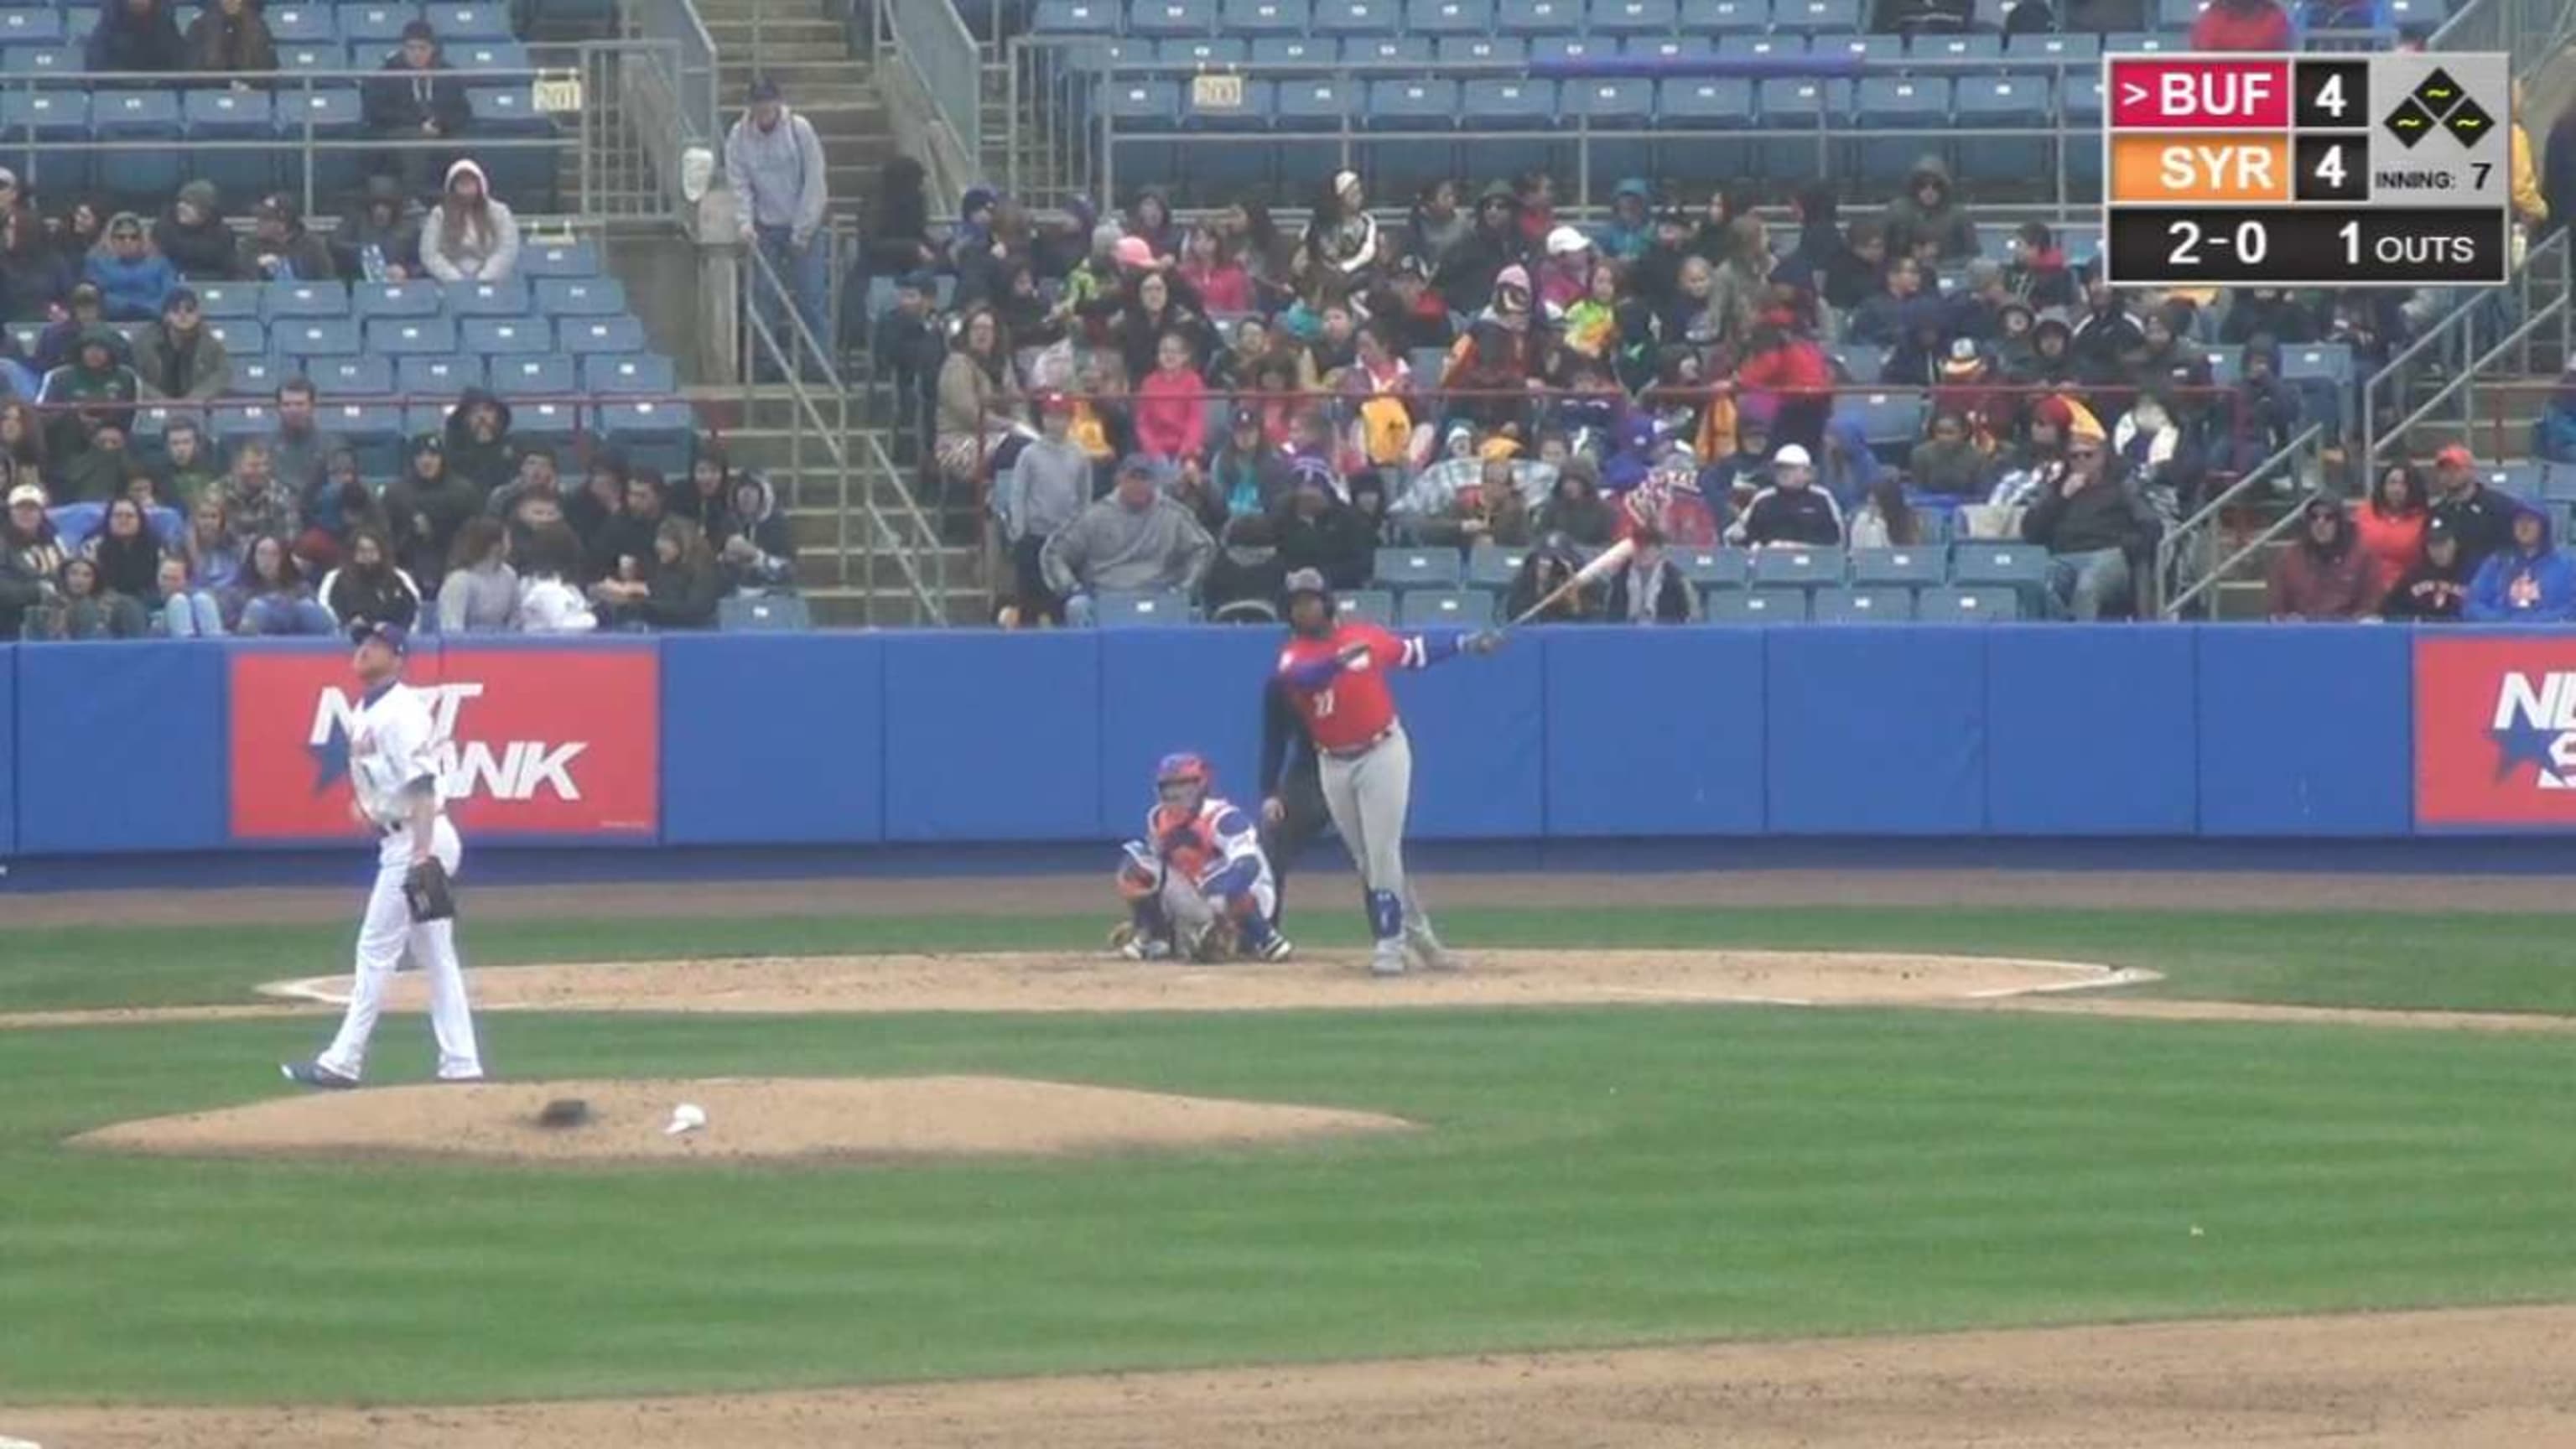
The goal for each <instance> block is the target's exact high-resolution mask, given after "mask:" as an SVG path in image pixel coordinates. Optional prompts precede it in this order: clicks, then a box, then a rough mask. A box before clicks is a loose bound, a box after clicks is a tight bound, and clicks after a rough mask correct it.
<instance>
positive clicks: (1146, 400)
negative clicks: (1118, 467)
mask: <svg viewBox="0 0 2576 1449" xmlns="http://www.w3.org/2000/svg"><path fill="white" fill-rule="evenodd" d="M1207 404H1208V391H1207V383H1206V381H1205V380H1204V379H1202V378H1201V377H1200V376H1199V375H1198V371H1197V368H1196V366H1195V365H1194V362H1193V359H1192V355H1191V351H1190V342H1189V339H1188V338H1187V337H1186V336H1184V335H1182V334H1181V333H1179V332H1166V333H1164V334H1163V338H1162V341H1161V343H1160V344H1158V345H1157V347H1156V349H1155V355H1154V371H1153V373H1152V374H1151V375H1150V376H1148V377H1147V378H1146V379H1145V381H1144V384H1143V385H1142V386H1140V387H1139V388H1138V389H1137V390H1136V446H1137V447H1138V448H1139V449H1141V450H1142V451H1144V452H1146V453H1148V454H1151V455H1153V456H1155V457H1159V458H1167V459H1171V460H1173V461H1176V462H1177V461H1181V460H1185V459H1196V458H1198V457H1199V456H1200V455H1201V454H1203V453H1204V452H1205V451H1206V450H1207Z"/></svg>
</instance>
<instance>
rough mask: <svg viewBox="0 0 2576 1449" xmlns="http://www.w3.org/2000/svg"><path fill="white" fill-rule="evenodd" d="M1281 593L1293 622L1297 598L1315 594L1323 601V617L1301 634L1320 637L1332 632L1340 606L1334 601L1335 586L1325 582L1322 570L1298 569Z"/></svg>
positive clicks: (1290, 576) (1289, 577)
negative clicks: (1334, 619)
mask: <svg viewBox="0 0 2576 1449" xmlns="http://www.w3.org/2000/svg"><path fill="white" fill-rule="evenodd" d="M1279 592H1280V593H1281V594H1282V595H1283V596H1284V597H1285V598H1286V600H1287V603H1288V608H1289V615H1290V618H1291V619H1292V621H1293V620H1294V618H1295V615H1296V608H1297V598H1298V596H1299V595H1301V594H1313V595H1314V596H1315V597H1316V598H1318V599H1321V600H1322V601H1323V604H1324V613H1323V617H1322V618H1321V619H1320V620H1318V621H1317V622H1316V624H1315V625H1314V627H1313V628H1311V629H1307V630H1303V631H1301V632H1306V633H1311V634H1314V635H1317V636H1319V637H1320V636H1321V635H1324V634H1327V633H1330V632H1331V631H1332V627H1333V615H1334V614H1335V612H1337V610H1338V606H1337V605H1336V604H1335V603H1334V601H1333V586H1332V585H1330V584H1328V583H1326V582H1324V574H1323V571H1322V570H1321V569H1298V570H1296V571H1294V572H1292V573H1290V574H1289V575H1288V578H1287V582H1286V583H1285V584H1284V585H1283V586H1282V587H1281V589H1280V591H1279Z"/></svg>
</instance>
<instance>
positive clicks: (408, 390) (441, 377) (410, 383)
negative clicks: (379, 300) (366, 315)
mask: <svg viewBox="0 0 2576 1449" xmlns="http://www.w3.org/2000/svg"><path fill="white" fill-rule="evenodd" d="M376 325H378V326H380V327H410V326H416V325H418V324H416V323H410V322H380V323H378V324H376ZM484 375H485V374H484V367H483V359H482V358H479V357H473V356H469V355H467V354H465V353H461V352H457V351H455V350H453V349H449V350H447V351H443V352H435V353H405V354H403V355H400V356H397V357H396V358H395V359H394V391H396V392H399V393H402V394H403V395H405V396H407V397H423V396H426V397H449V398H452V397H454V396H456V395H457V394H458V393H460V392H463V391H465V390H466V389H467V388H469V387H481V386H482V385H483V380H484Z"/></svg>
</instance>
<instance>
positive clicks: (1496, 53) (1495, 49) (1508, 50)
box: [1432, 35, 1530, 65]
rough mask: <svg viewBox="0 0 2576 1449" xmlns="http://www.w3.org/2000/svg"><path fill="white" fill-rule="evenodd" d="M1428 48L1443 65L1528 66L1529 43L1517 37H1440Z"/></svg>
mask: <svg viewBox="0 0 2576 1449" xmlns="http://www.w3.org/2000/svg"><path fill="white" fill-rule="evenodd" d="M1432 45H1433V47H1434V48H1433V51H1432V54H1433V56H1434V57H1435V58H1436V59H1438V60H1439V62H1440V63H1441V64H1443V65H1461V64H1464V65H1527V64H1529V53H1530V50H1529V41H1527V40H1526V39H1524V38H1522V37H1520V36H1517V35H1444V36H1441V37H1440V38H1439V39H1438V40H1436V41H1434V42H1432Z"/></svg>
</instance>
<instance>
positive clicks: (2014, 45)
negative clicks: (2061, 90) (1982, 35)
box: [2004, 31, 2102, 80]
mask: <svg viewBox="0 0 2576 1449" xmlns="http://www.w3.org/2000/svg"><path fill="white" fill-rule="evenodd" d="M2101 59H2102V37H2100V36H2098V35H2092V34H2088V33H2085V32H2082V31H2070V32H2068V33H2066V34H2063V35H2060V34H2040V35H2016V36H2013V37H2011V41H2010V43H2009V44H2007V45H2006V46H2005V47H2004V68H2005V69H2006V70H2014V71H2018V70H2035V71H2038V72H2040V73H2041V74H2044V75H2046V76H2048V77H2049V78H2050V79H2052V80H2054V79H2057V78H2060V77H2066V78H2072V77H2075V76H2079V75H2082V74H2084V73H2085V72H2086V71H2088V70H2089V71H2091V72H2092V74H2093V78H2094V79H2095V80H2100V79H2101V78H2102V72H2101V66H2100V62H2101Z"/></svg>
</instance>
